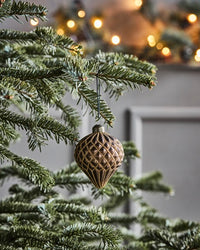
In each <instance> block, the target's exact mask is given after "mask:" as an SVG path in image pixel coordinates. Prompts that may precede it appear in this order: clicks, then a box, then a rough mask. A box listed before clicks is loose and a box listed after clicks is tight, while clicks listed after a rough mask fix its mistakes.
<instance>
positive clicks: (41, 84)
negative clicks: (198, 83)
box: [0, 0, 200, 250]
mask: <svg viewBox="0 0 200 250" xmlns="http://www.w3.org/2000/svg"><path fill="white" fill-rule="evenodd" d="M46 12H47V10H46V9H45V8H44V7H42V6H37V5H35V4H30V3H28V2H24V1H17V2H16V1H12V0H6V1H5V2H4V3H3V7H1V8H0V21H1V22H2V21H4V20H5V19H6V18H7V17H12V18H14V19H16V20H18V19H19V16H20V15H22V16H25V18H26V19H28V18H30V17H38V18H40V19H42V20H44V19H45V15H46ZM155 72H156V67H155V66H154V65H152V64H150V63H148V62H142V61H140V60H138V59H137V58H136V57H134V56H132V55H124V54H122V53H103V52H99V53H98V54H97V55H96V56H94V57H92V58H89V59H88V58H84V57H83V56H82V48H81V46H80V45H78V44H76V43H75V42H73V41H72V40H71V39H70V38H68V37H64V36H59V35H57V34H56V32H55V31H54V30H53V29H52V28H36V30H34V31H31V32H19V31H9V30H0V160H1V163H2V166H1V169H0V180H1V181H2V182H3V181H4V180H5V179H7V178H8V177H17V178H18V179H19V180H20V185H19V182H18V184H13V185H12V186H11V187H10V189H9V193H10V195H9V196H8V197H7V198H5V199H4V200H1V201H0V249H2V250H3V249H29V250H30V249H92V250H93V249H140V250H142V249H143V250H148V249H155V250H157V249H177V250H180V249H188V250H189V249H199V246H200V225H199V224H198V223H195V222H188V221H183V220H169V219H167V218H163V217H161V216H160V215H159V214H158V213H157V211H156V210H155V209H152V208H151V207H149V206H148V205H147V204H146V203H145V202H144V201H143V199H142V197H140V196H138V193H137V192H135V191H136V190H145V191H146V190H148V191H152V192H163V193H168V194H170V192H171V191H172V190H171V188H170V187H168V186H166V185H164V184H162V183H161V182H160V181H161V178H162V175H161V173H159V172H154V173H151V174H149V175H148V176H144V177H142V178H141V179H138V180H134V179H132V178H131V177H128V176H126V175H125V174H124V173H122V172H117V173H116V174H115V175H114V176H113V177H112V178H111V180H110V181H109V183H108V184H107V186H106V187H105V188H103V189H100V190H97V189H96V188H95V187H93V186H92V185H91V183H90V181H89V179H88V178H87V177H86V176H85V175H84V174H83V173H82V172H81V171H80V169H79V167H78V166H77V164H76V163H75V162H73V163H71V164H69V165H68V166H66V168H64V169H62V170H58V171H57V172H51V171H49V170H47V169H46V168H44V167H43V166H41V165H40V163H38V162H36V161H35V160H33V159H29V158H24V157H21V156H19V155H16V154H15V153H13V152H12V151H11V150H10V149H9V146H10V144H12V143H13V142H15V141H16V140H17V139H18V137H19V136H20V132H21V131H22V130H23V131H25V132H26V135H27V141H28V146H29V149H30V150H34V149H35V148H39V149H40V150H42V147H43V146H44V145H46V144H47V142H48V141H49V139H53V140H55V141H56V142H57V143H59V142H60V141H64V142H65V143H66V144H67V143H73V142H75V141H77V140H78V132H77V131H78V127H79V125H80V121H81V117H80V116H79V113H78V112H77V110H76V107H72V106H71V105H69V104H67V105H66V104H65V103H66V100H65V101H64V99H65V94H66V92H69V93H70V94H72V95H74V96H76V97H77V98H78V102H77V104H79V102H80V101H81V102H82V103H83V104H85V105H87V106H88V108H89V109H90V113H91V115H93V116H96V115H97V110H98V107H97V102H96V100H97V94H96V92H95V91H94V82H95V78H96V77H98V78H99V79H100V83H101V85H102V87H103V89H104V91H105V92H107V93H108V94H109V96H110V98H115V99H117V98H118V97H119V96H120V95H121V94H122V93H123V92H124V91H126V90H128V89H132V90H133V89H136V88H139V89H140V88H141V86H144V87H148V88H150V89H151V88H152V87H153V86H154V85H155V81H156V77H155ZM100 104H101V105H100V107H101V109H100V117H101V118H102V119H103V120H104V121H105V123H107V124H108V125H109V126H112V124H113V121H114V115H113V114H112V112H111V110H110V108H109V107H108V105H107V104H106V102H105V101H104V100H103V99H101V100H100ZM50 108H54V109H56V110H60V111H61V113H62V115H61V121H62V122H61V121H60V120H59V121H58V120H56V119H55V117H52V116H51V115H50V114H49V109H50ZM123 147H124V151H125V159H124V161H125V163H127V164H128V162H129V160H130V159H135V158H136V157H139V152H138V151H137V149H136V147H135V145H134V143H132V142H124V143H123ZM22 184H24V185H22ZM79 187H82V188H85V187H91V188H90V189H91V199H89V198H88V197H84V196H80V195H77V194H75V193H76V190H77V188H79ZM58 188H65V189H67V190H69V191H71V190H73V192H69V195H68V197H67V199H63V198H62V197H61V196H60V194H59V191H58V190H59V189H58ZM99 197H107V198H106V199H104V200H103V201H102V204H101V205H100V206H99V207H95V206H93V205H92V199H99ZM127 199H133V200H135V202H138V203H139V204H140V206H141V211H140V213H139V214H137V215H136V216H133V215H128V214H125V213H121V214H120V213H115V212H114V211H115V209H116V208H117V207H119V206H122V205H123V204H124V203H125V202H126V201H127ZM134 223H139V224H140V225H141V228H142V229H143V230H142V233H141V235H140V236H139V237H138V236H137V237H136V236H135V235H134V232H133V231H132V230H131V229H130V228H131V225H132V224H134Z"/></svg>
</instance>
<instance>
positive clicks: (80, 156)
mask: <svg viewBox="0 0 200 250" xmlns="http://www.w3.org/2000/svg"><path fill="white" fill-rule="evenodd" d="M74 157H75V160H76V162H77V164H78V166H79V167H80V168H81V169H82V171H83V172H84V173H85V174H86V175H87V176H88V177H89V179H90V180H91V182H92V183H93V184H94V185H95V187H97V188H103V187H104V186H105V185H106V184H107V182H108V180H109V179H110V177H111V176H112V175H113V174H114V173H115V171H116V170H117V168H118V167H119V166H120V165H121V162H122V160H123V158H124V150H123V147H122V144H121V143H120V141H119V140H118V139H116V138H114V137H113V136H111V135H109V134H108V133H106V132H104V127H102V126H101V125H95V126H94V127H93V133H91V134H89V135H87V136H85V137H84V138H82V139H81V140H80V141H79V143H78V144H77V146H76V149H75V153H74Z"/></svg>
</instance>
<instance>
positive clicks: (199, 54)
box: [196, 49, 200, 57]
mask: <svg viewBox="0 0 200 250" xmlns="http://www.w3.org/2000/svg"><path fill="white" fill-rule="evenodd" d="M196 55H197V56H198V57H200V49H198V50H197V51H196Z"/></svg>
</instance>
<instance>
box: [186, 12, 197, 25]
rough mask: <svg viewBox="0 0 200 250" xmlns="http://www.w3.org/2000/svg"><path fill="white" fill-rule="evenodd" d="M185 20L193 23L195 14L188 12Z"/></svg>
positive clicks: (195, 18) (195, 17)
mask: <svg viewBox="0 0 200 250" xmlns="http://www.w3.org/2000/svg"><path fill="white" fill-rule="evenodd" d="M187 20H188V22H190V23H194V22H196V20H197V16H196V15H195V14H189V15H188V16H187Z"/></svg>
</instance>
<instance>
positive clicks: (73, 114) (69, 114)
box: [55, 101, 81, 129]
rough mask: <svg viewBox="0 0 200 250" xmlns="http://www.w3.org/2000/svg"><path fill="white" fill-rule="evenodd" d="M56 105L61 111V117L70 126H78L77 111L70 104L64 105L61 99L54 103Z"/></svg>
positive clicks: (78, 117) (79, 121)
mask: <svg viewBox="0 0 200 250" xmlns="http://www.w3.org/2000/svg"><path fill="white" fill-rule="evenodd" d="M55 105H56V107H57V108H59V109H60V110H61V111H62V115H61V119H63V120H64V121H65V122H66V123H67V124H68V126H70V127H71V128H74V129H76V128H78V127H79V126H80V123H81V119H80V116H79V115H78V112H77V111H76V110H75V109H74V108H72V107H71V106H70V105H64V104H63V103H62V102H61V101H57V102H56V103H55Z"/></svg>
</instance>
